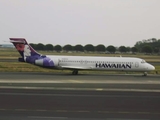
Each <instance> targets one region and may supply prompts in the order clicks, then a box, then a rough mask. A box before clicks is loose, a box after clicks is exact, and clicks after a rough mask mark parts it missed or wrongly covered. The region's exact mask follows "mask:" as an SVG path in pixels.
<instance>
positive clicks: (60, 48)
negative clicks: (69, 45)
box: [54, 45, 62, 52]
mask: <svg viewBox="0 0 160 120" xmlns="http://www.w3.org/2000/svg"><path fill="white" fill-rule="evenodd" d="M54 50H55V51H57V52H60V51H62V47H61V46H60V45H56V46H55V47H54Z"/></svg>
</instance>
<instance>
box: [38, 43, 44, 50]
mask: <svg viewBox="0 0 160 120" xmlns="http://www.w3.org/2000/svg"><path fill="white" fill-rule="evenodd" d="M36 48H37V50H45V48H44V44H42V43H38V44H37V46H36Z"/></svg>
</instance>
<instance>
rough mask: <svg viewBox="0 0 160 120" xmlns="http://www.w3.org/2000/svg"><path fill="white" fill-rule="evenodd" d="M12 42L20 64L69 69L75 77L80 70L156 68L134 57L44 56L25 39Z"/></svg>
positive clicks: (14, 39)
mask: <svg viewBox="0 0 160 120" xmlns="http://www.w3.org/2000/svg"><path fill="white" fill-rule="evenodd" d="M10 42H11V43H13V44H14V46H15V48H16V49H17V50H18V52H19V53H20V55H21V58H18V60H19V61H20V62H27V63H30V64H34V65H37V66H41V67H44V68H53V69H60V70H63V69H68V70H72V74H73V75H77V74H78V71H79V70H108V71H134V72H143V73H144V76H147V72H149V71H153V70H155V67H154V66H153V65H151V64H149V63H147V62H146V61H145V60H143V59H140V58H134V57H94V56H62V55H42V54H40V53H38V52H37V51H35V50H34V49H33V48H32V47H31V46H30V45H29V44H28V43H27V41H26V40H25V39H24V38H10Z"/></svg>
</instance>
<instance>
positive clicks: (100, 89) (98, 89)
mask: <svg viewBox="0 0 160 120" xmlns="http://www.w3.org/2000/svg"><path fill="white" fill-rule="evenodd" d="M95 90H96V91H103V89H102V88H97V89H95Z"/></svg>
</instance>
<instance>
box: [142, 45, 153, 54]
mask: <svg viewBox="0 0 160 120" xmlns="http://www.w3.org/2000/svg"><path fill="white" fill-rule="evenodd" d="M152 51H153V50H152V47H151V46H149V45H145V46H143V47H142V52H144V53H152Z"/></svg>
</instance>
